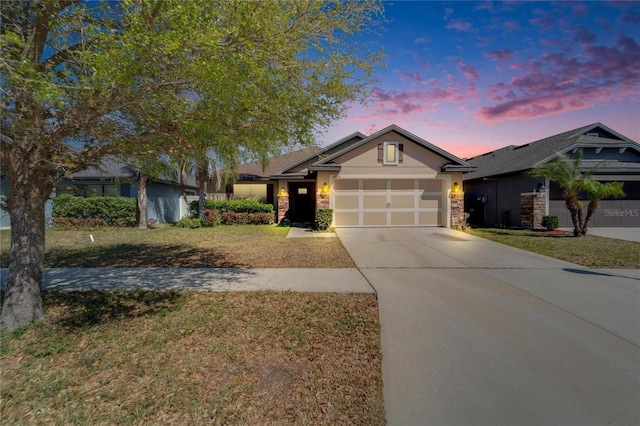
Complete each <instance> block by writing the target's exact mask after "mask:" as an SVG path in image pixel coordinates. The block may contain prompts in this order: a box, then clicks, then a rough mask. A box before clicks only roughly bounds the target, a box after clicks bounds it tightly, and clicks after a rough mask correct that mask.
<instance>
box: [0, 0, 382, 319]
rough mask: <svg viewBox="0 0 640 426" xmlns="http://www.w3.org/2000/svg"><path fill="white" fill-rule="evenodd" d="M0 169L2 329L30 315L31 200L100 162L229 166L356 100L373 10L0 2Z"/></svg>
mask: <svg viewBox="0 0 640 426" xmlns="http://www.w3.org/2000/svg"><path fill="white" fill-rule="evenodd" d="M0 8H1V13H2V20H1V22H0V37H1V39H0V43H1V44H0V47H1V49H2V55H1V56H0V67H1V68H0V83H1V85H2V101H1V104H0V106H1V110H2V129H1V130H2V135H3V138H2V141H1V144H2V145H1V147H0V148H1V149H0V159H1V164H2V169H3V171H2V173H3V175H5V176H6V178H7V179H8V180H9V182H10V189H9V193H8V197H7V199H6V205H4V206H3V208H5V209H6V210H8V212H9V215H10V218H11V226H12V231H11V252H10V266H9V274H8V278H7V288H6V293H5V301H4V306H3V310H2V319H1V321H2V327H4V328H6V329H14V328H16V327H18V326H20V325H22V324H25V323H27V322H28V321H30V320H40V319H42V318H43V313H42V299H41V293H40V286H41V278H42V269H43V257H44V237H45V233H44V204H45V202H46V200H47V199H48V198H49V196H50V194H51V192H52V190H53V188H54V183H55V180H56V179H57V178H58V177H60V176H62V175H64V174H65V173H70V172H72V171H74V170H78V169H82V168H85V167H87V166H89V165H92V164H96V163H97V162H98V161H99V160H100V159H101V158H102V157H103V156H104V155H106V154H122V155H134V156H141V155H145V153H146V154H147V155H150V156H157V155H159V154H163V153H176V152H190V153H191V154H193V156H195V157H196V159H198V158H200V159H201V158H202V156H203V154H204V153H206V152H214V153H216V158H217V159H219V160H220V161H221V162H223V163H224V165H225V166H226V165H227V163H228V164H231V165H233V164H234V158H238V154H239V153H245V154H248V155H254V156H257V157H260V158H264V157H266V156H268V154H269V153H270V152H273V151H274V150H277V149H279V148H281V147H283V146H286V145H288V144H290V143H293V142H295V143H309V142H310V140H311V137H312V135H313V133H314V131H315V130H317V129H318V128H319V127H322V126H325V125H327V124H329V123H330V122H331V121H332V120H334V119H336V118H337V117H339V116H340V114H341V113H342V111H343V106H344V103H345V102H346V101H348V100H353V99H357V100H359V99H362V97H363V96H364V95H365V94H366V87H367V83H368V82H369V81H370V76H371V70H372V64H373V63H374V62H375V61H376V59H377V58H378V57H377V55H375V54H369V53H368V49H366V48H362V46H359V45H358V44H357V43H356V40H357V38H354V37H353V36H354V35H357V34H358V33H361V32H363V31H367V29H368V28H370V26H369V24H370V23H371V22H372V21H373V20H375V19H378V17H379V15H380V13H381V5H380V4H379V2H344V1H340V0H334V1H312V0H300V1H295V2H289V1H263V2H252V1H233V0H220V1H213V0H212V1H207V2H196V1H178V0H126V1H121V2H90V1H73V0H68V1H66V0H39V1H38V0H36V1H9V2H7V1H4V2H1V3H0Z"/></svg>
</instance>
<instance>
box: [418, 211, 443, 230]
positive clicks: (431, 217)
mask: <svg viewBox="0 0 640 426" xmlns="http://www.w3.org/2000/svg"><path fill="white" fill-rule="evenodd" d="M441 217H442V214H441V213H440V212H437V211H435V212H420V213H419V214H418V222H419V223H418V225H430V226H441V225H442V220H441Z"/></svg>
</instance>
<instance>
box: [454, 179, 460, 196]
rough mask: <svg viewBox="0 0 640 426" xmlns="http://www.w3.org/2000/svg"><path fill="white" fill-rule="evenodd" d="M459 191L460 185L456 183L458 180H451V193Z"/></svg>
mask: <svg viewBox="0 0 640 426" xmlns="http://www.w3.org/2000/svg"><path fill="white" fill-rule="evenodd" d="M459 192H460V185H458V182H453V193H454V194H458V193H459Z"/></svg>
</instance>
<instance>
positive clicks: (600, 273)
mask: <svg viewBox="0 0 640 426" xmlns="http://www.w3.org/2000/svg"><path fill="white" fill-rule="evenodd" d="M562 270H563V271H567V272H571V273H572V274H582V275H597V276H602V277H618V278H628V279H632V280H636V281H640V278H637V277H630V276H628V275H621V274H612V273H609V272H604V271H597V270H594V269H575V268H563V269H562ZM639 273H640V272H639Z"/></svg>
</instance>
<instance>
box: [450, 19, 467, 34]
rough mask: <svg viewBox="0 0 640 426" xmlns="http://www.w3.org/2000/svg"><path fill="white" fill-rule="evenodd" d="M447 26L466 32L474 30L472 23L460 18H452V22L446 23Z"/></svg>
mask: <svg viewBox="0 0 640 426" xmlns="http://www.w3.org/2000/svg"><path fill="white" fill-rule="evenodd" d="M446 28H448V29H453V30H458V31H466V32H471V30H472V27H471V23H470V22H468V21H464V20H462V19H460V18H455V19H452V20H451V22H449V23H448V24H447V25H446Z"/></svg>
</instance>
